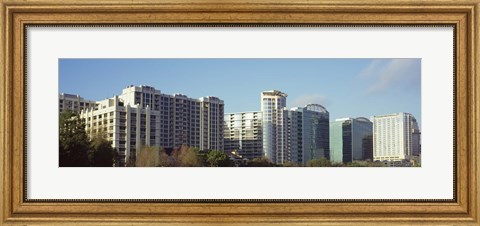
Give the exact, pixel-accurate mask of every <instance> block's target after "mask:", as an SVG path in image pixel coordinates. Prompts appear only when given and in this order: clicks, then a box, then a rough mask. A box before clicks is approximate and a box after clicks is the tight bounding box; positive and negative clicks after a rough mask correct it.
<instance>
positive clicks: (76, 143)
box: [59, 111, 90, 167]
mask: <svg viewBox="0 0 480 226" xmlns="http://www.w3.org/2000/svg"><path fill="white" fill-rule="evenodd" d="M89 146H90V141H89V138H88V135H87V133H86V132H85V123H83V121H82V120H81V119H80V118H79V117H78V116H77V115H75V114H74V113H73V112H71V111H65V112H62V113H61V114H60V117H59V165H60V167H85V166H89V161H88V150H89Z"/></svg>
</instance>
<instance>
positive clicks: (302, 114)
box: [287, 104, 330, 165]
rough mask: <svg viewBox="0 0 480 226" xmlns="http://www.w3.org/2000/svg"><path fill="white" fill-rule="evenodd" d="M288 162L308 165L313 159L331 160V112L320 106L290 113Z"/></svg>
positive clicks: (294, 110) (309, 106)
mask: <svg viewBox="0 0 480 226" xmlns="http://www.w3.org/2000/svg"><path fill="white" fill-rule="evenodd" d="M287 131H288V139H287V140H288V142H287V143H288V148H287V161H290V162H295V163H299V164H301V165H306V164H307V162H308V161H310V160H312V159H320V158H325V159H330V147H329V146H330V145H329V143H330V141H329V112H328V111H327V109H325V107H323V106H322V105H319V104H308V105H307V106H305V107H296V108H292V109H291V110H290V111H288V130H287Z"/></svg>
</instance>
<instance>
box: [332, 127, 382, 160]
mask: <svg viewBox="0 0 480 226" xmlns="http://www.w3.org/2000/svg"><path fill="white" fill-rule="evenodd" d="M372 130H373V126H372V122H371V121H370V120H368V119H366V118H342V119H337V120H335V122H331V123H330V160H331V161H332V162H338V163H341V162H343V163H347V162H352V161H364V160H370V161H372V160H373V156H372V155H373V152H372V151H373V140H372V134H373V133H372Z"/></svg>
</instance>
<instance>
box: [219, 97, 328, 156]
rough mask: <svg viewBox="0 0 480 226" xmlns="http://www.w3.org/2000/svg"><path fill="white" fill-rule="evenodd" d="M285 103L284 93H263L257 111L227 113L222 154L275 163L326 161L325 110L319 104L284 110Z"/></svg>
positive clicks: (326, 125) (326, 131)
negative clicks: (262, 159)
mask: <svg viewBox="0 0 480 226" xmlns="http://www.w3.org/2000/svg"><path fill="white" fill-rule="evenodd" d="M286 104H287V94H285V93H282V92H280V91H278V90H271V91H264V92H262V93H261V110H260V111H255V112H240V113H230V114H226V115H225V119H224V120H225V140H224V143H225V151H226V152H232V151H235V152H236V154H238V155H240V156H242V157H243V158H247V159H253V158H258V157H262V156H265V157H267V158H268V159H269V160H270V161H271V162H272V163H275V164H284V163H286V162H293V163H298V164H300V165H306V163H307V162H308V161H309V160H311V159H319V158H326V159H329V158H330V151H329V148H330V147H329V142H330V141H329V127H328V125H329V113H328V111H327V110H326V109H325V108H324V107H323V106H321V105H318V104H309V105H307V106H305V107H296V108H292V109H291V110H287V108H286Z"/></svg>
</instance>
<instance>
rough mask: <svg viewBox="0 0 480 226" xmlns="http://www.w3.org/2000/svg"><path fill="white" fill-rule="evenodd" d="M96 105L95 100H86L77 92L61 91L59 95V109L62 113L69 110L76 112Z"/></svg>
mask: <svg viewBox="0 0 480 226" xmlns="http://www.w3.org/2000/svg"><path fill="white" fill-rule="evenodd" d="M91 107H95V101H93V100H85V99H84V98H83V97H81V96H79V95H75V94H67V93H61V94H59V95H58V111H59V112H60V113H62V112H64V111H66V110H69V111H72V112H74V113H80V111H82V110H84V109H87V108H91Z"/></svg>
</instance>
